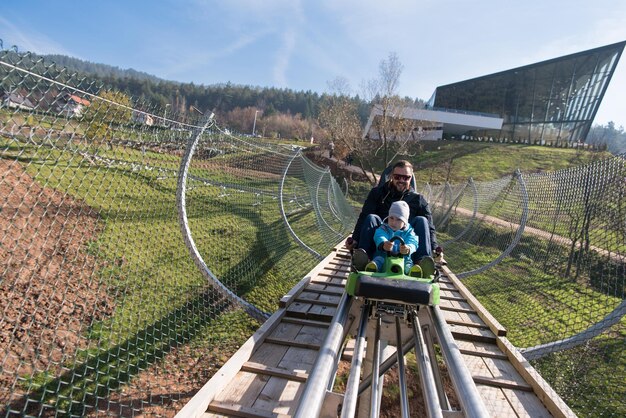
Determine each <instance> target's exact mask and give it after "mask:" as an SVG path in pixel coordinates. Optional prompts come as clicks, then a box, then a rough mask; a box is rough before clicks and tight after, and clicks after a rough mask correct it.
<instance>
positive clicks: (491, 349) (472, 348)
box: [456, 340, 508, 360]
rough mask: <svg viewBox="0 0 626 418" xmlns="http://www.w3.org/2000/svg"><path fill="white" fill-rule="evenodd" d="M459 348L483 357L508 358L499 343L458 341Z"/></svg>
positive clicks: (464, 351) (463, 351)
mask: <svg viewBox="0 0 626 418" xmlns="http://www.w3.org/2000/svg"><path fill="white" fill-rule="evenodd" d="M456 344H457V346H458V347H459V350H461V353H463V354H469V355H476V356H481V357H491V358H499V359H501V360H508V358H507V356H506V354H504V353H503V352H502V351H501V350H500V349H499V348H498V345H497V344H489V343H482V342H475V341H462V340H458V341H456Z"/></svg>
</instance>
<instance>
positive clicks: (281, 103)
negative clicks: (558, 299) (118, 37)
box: [42, 55, 626, 154]
mask: <svg viewBox="0 0 626 418" xmlns="http://www.w3.org/2000/svg"><path fill="white" fill-rule="evenodd" d="M42 58H44V60H45V62H47V63H52V62H54V63H55V64H56V65H58V66H59V67H65V68H67V69H68V70H69V71H70V72H77V73H81V74H83V75H87V76H89V77H95V78H97V79H98V80H100V81H101V82H102V83H104V85H105V87H108V88H113V89H116V90H120V91H122V92H125V93H127V94H129V95H130V96H132V97H133V98H135V99H138V100H139V102H140V103H141V106H143V107H146V108H147V109H146V110H148V109H150V108H151V109H154V110H155V111H160V110H162V109H165V107H166V104H167V105H168V106H171V107H170V111H173V112H178V113H181V114H184V113H186V112H189V109H190V107H191V106H194V107H196V108H197V109H200V110H201V111H205V110H211V111H216V112H217V113H218V114H222V115H225V114H226V113H228V112H233V111H235V113H234V116H233V117H234V119H235V120H227V121H228V122H229V124H230V123H235V127H237V126H236V122H237V121H236V119H240V117H239V116H238V113H237V109H246V108H249V109H253V110H252V111H251V112H252V115H253V116H252V117H250V116H249V115H248V117H247V119H252V118H254V109H258V110H262V117H263V118H269V117H271V116H272V115H286V116H287V117H288V118H290V119H291V125H293V124H294V121H295V123H296V124H299V125H303V124H307V123H309V124H310V121H311V120H314V119H317V117H318V114H319V110H320V105H321V103H322V102H323V100H324V98H325V94H319V93H316V92H313V91H311V90H308V91H295V90H291V89H279V88H275V87H270V88H262V87H255V86H245V85H235V84H231V83H220V84H212V85H208V86H205V85H197V84H194V83H180V82H176V81H170V80H164V79H161V78H159V77H156V76H154V75H151V74H148V73H145V72H142V71H136V70H134V69H121V68H118V67H114V66H111V65H106V64H97V63H92V62H89V61H83V60H80V59H78V58H73V57H68V56H65V55H44V56H42ZM352 100H354V101H355V102H356V104H357V106H358V109H359V117H360V119H361V121H362V123H363V124H364V123H365V121H366V120H367V118H368V116H369V112H370V104H369V103H367V102H366V101H365V100H362V99H361V98H359V97H358V96H356V97H353V99H352ZM404 101H405V103H406V104H407V105H418V106H421V105H423V101H422V100H420V99H411V98H409V97H405V98H404ZM248 113H250V111H248ZM294 117H295V118H294ZM307 121H309V122H307ZM240 128H241V129H242V131H243V130H245V129H244V127H243V126H241V127H240ZM245 128H246V129H248V130H249V129H250V127H245ZM291 131H293V129H288V130H287V131H286V132H285V135H288V136H290V135H291V136H292V135H293V133H291ZM587 142H588V143H590V144H595V145H599V144H606V146H607V149H608V150H609V151H611V152H612V153H613V154H620V153H625V152H626V131H624V127H622V126H616V125H615V124H614V123H612V122H609V123H608V124H607V125H606V126H604V125H597V124H596V125H594V126H593V128H592V129H591V131H590V132H589V135H588V137H587Z"/></svg>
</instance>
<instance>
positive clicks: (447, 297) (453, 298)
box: [439, 295, 466, 302]
mask: <svg viewBox="0 0 626 418" xmlns="http://www.w3.org/2000/svg"><path fill="white" fill-rule="evenodd" d="M439 299H443V300H455V301H458V302H465V301H466V299H465V298H464V297H460V296H447V295H439Z"/></svg>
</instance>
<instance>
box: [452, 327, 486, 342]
mask: <svg viewBox="0 0 626 418" xmlns="http://www.w3.org/2000/svg"><path fill="white" fill-rule="evenodd" d="M490 332H491V331H490ZM452 336H453V337H454V339H455V340H466V341H477V342H483V343H492V344H495V343H496V337H495V335H493V334H492V335H476V334H467V333H464V332H458V331H454V330H453V331H452Z"/></svg>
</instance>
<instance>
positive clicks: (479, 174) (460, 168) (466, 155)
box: [408, 141, 611, 184]
mask: <svg viewBox="0 0 626 418" xmlns="http://www.w3.org/2000/svg"><path fill="white" fill-rule="evenodd" d="M610 155H611V154H610V153H608V152H591V151H578V150H574V149H563V148H549V147H542V146H532V145H523V144H494V143H484V142H465V141H437V142H424V143H423V152H422V153H420V154H419V155H416V156H415V157H409V158H408V159H409V160H410V161H411V162H413V165H414V166H415V178H416V180H417V182H418V183H420V182H429V183H431V184H441V183H444V182H445V181H446V180H448V181H449V182H450V183H462V182H465V181H467V179H468V178H469V177H473V178H474V180H475V181H487V180H495V179H498V178H501V177H504V176H508V175H511V174H512V173H513V172H515V170H516V169H520V170H521V171H522V173H526V174H529V173H538V172H549V171H556V170H561V169H564V168H569V167H575V166H579V165H584V164H587V163H589V162H591V161H593V160H595V159H600V158H607V157H609V156H610Z"/></svg>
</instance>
